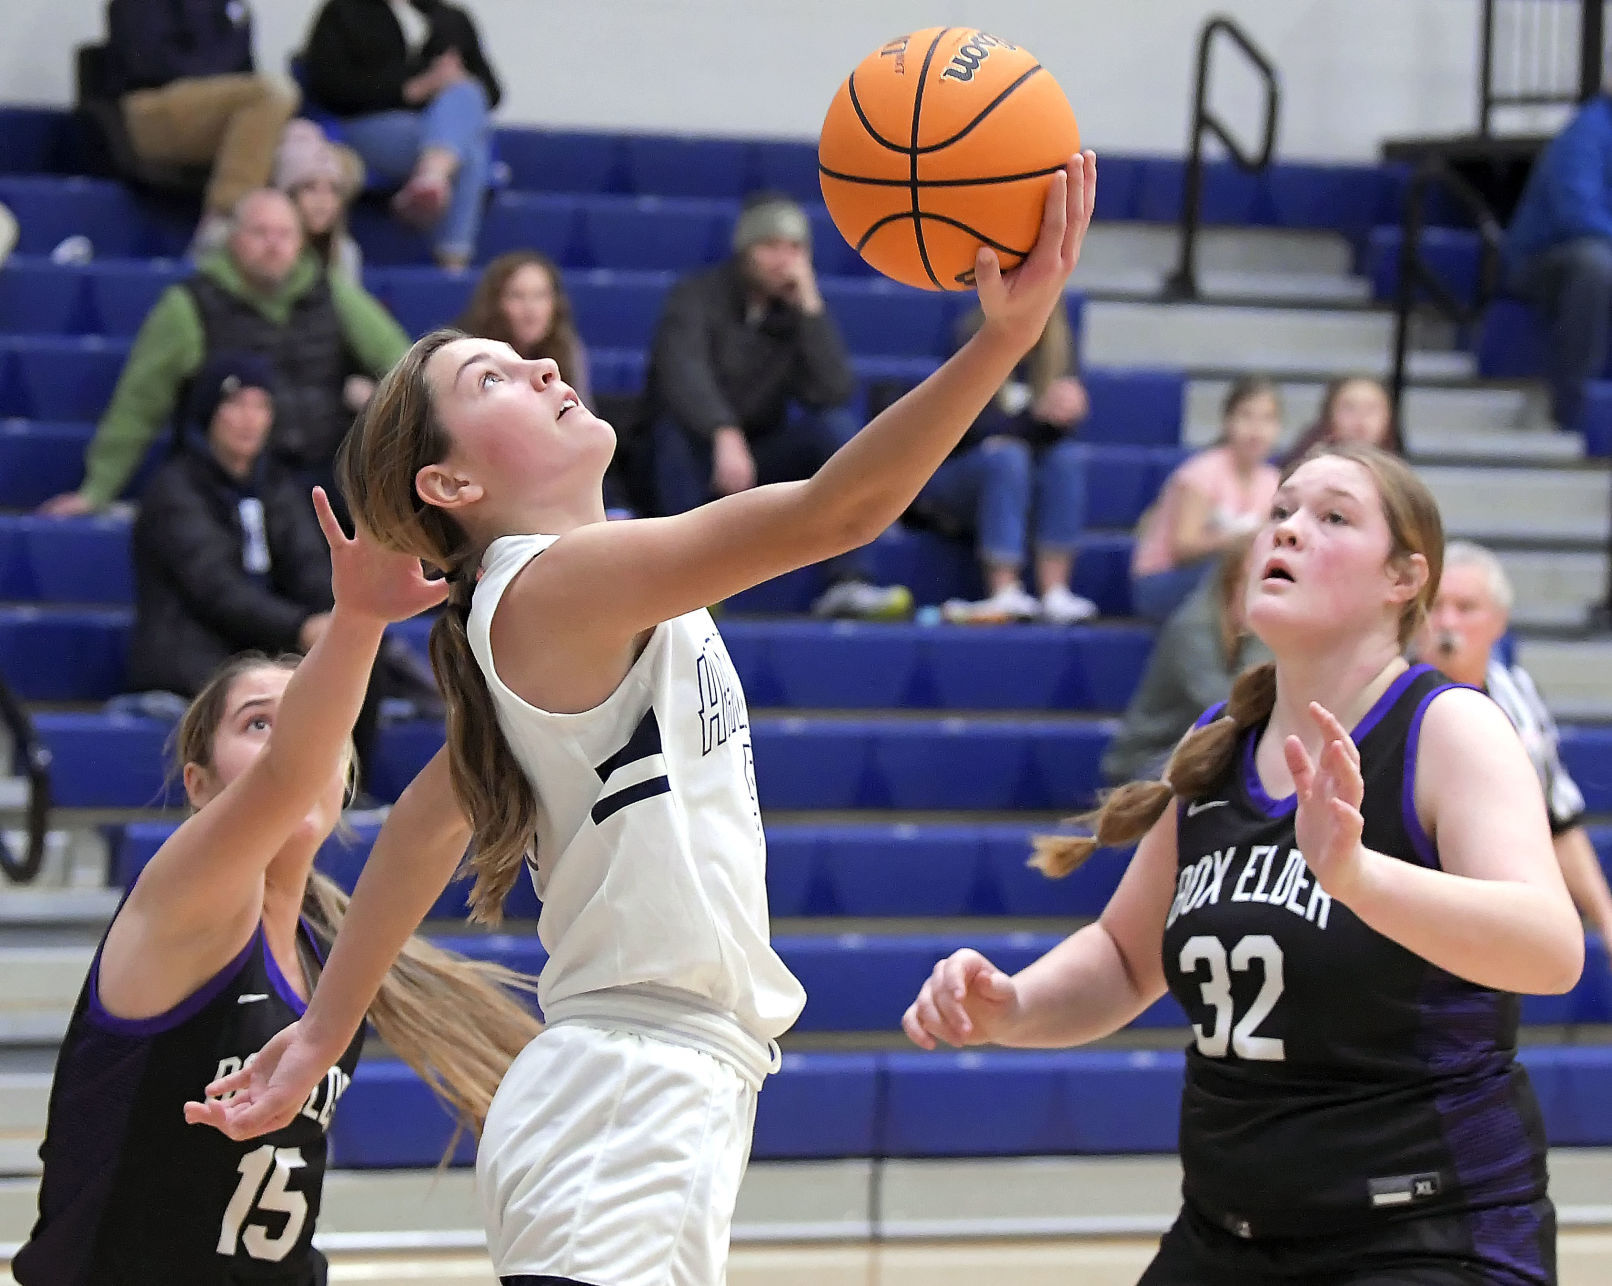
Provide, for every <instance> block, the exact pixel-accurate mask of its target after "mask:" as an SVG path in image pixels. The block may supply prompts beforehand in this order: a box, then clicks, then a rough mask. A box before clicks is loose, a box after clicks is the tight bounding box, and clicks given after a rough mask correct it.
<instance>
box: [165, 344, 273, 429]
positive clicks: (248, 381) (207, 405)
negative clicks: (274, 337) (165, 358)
mask: <svg viewBox="0 0 1612 1286" xmlns="http://www.w3.org/2000/svg"><path fill="white" fill-rule="evenodd" d="M243 388H260V389H262V390H263V391H264V392H266V393H267V394H268V395H269V397H270V399H271V400H272V399H273V397H274V367H272V366H271V365H269V361H268V359H267V358H265V357H260V356H259V355H258V354H257V353H245V352H233V353H218V354H216V355H214V356H213V357H210V358H209V359H208V360H207V361H206V362H205V363H204V364H203V365H202V368H201V370H200V371H199V372H198V373H197V375H196V379H195V382H194V383H193V384H192V385H191V387H190V399H189V401H188V402H187V404H186V414H185V424H186V426H187V427H189V428H190V429H192V430H195V431H197V432H200V433H203V434H205V433H206V432H207V430H208V427H209V426H210V425H211V424H212V422H213V416H214V415H216V414H217V413H218V407H219V404H220V403H221V402H223V401H224V400H225V399H226V398H231V397H234V396H235V395H236V394H237V393H239V392H240V391H241V390H242V389H243Z"/></svg>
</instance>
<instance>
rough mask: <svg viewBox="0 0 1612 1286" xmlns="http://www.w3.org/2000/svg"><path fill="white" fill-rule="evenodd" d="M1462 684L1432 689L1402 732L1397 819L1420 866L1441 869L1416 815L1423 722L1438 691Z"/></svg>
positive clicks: (1441, 685) (1431, 838) (1461, 684)
mask: <svg viewBox="0 0 1612 1286" xmlns="http://www.w3.org/2000/svg"><path fill="white" fill-rule="evenodd" d="M1466 686H1467V685H1466V684H1464V683H1444V684H1440V685H1439V686H1438V687H1436V688H1434V689H1433V690H1432V691H1431V692H1429V693H1428V694H1427V695H1426V696H1425V697H1423V698H1422V700H1421V704H1420V705H1418V706H1417V707H1416V713H1415V714H1413V715H1411V721H1410V728H1409V729H1408V730H1407V731H1406V733H1405V770H1404V771H1405V784H1404V786H1403V787H1402V788H1401V790H1400V796H1399V816H1400V820H1401V821H1402V822H1403V823H1404V825H1405V834H1406V835H1408V836H1410V842H1411V847H1412V848H1414V849H1415V850H1416V856H1417V857H1418V858H1420V859H1421V863H1422V865H1423V866H1426V867H1431V868H1432V869H1433V870H1435V871H1437V870H1439V869H1440V866H1439V860H1438V846H1437V845H1436V844H1434V843H1433V837H1432V836H1431V835H1429V834H1428V833H1427V827H1425V826H1423V825H1422V819H1421V817H1419V816H1418V815H1417V812H1416V749H1417V746H1418V745H1420V744H1421V739H1422V720H1423V718H1425V717H1426V715H1427V707H1428V706H1430V705H1431V704H1432V703H1433V698H1434V697H1436V696H1438V694H1439V693H1441V692H1448V691H1449V690H1450V689H1451V688H1464V687H1466Z"/></svg>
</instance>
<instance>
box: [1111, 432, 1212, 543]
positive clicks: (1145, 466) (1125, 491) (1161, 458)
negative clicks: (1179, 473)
mask: <svg viewBox="0 0 1612 1286" xmlns="http://www.w3.org/2000/svg"><path fill="white" fill-rule="evenodd" d="M1087 452H1088V455H1087V467H1086V525H1087V526H1088V527H1111V528H1119V529H1121V530H1127V529H1129V528H1132V527H1135V526H1136V524H1137V522H1138V520H1140V518H1141V517H1142V514H1143V513H1144V512H1145V511H1146V509H1147V507H1148V506H1149V505H1151V504H1152V503H1153V502H1154V501H1155V500H1156V499H1158V496H1159V492H1160V491H1162V490H1163V489H1164V483H1165V480H1166V479H1167V478H1169V476H1170V474H1171V473H1172V472H1173V471H1174V470H1175V468H1176V466H1177V465H1179V464H1180V463H1181V462H1182V461H1183V460H1185V459H1186V458H1187V455H1188V451H1187V449H1186V448H1185V447H1131V446H1114V445H1111V444H1108V443H1102V444H1097V443H1093V444H1091V445H1090V446H1088V447H1087Z"/></svg>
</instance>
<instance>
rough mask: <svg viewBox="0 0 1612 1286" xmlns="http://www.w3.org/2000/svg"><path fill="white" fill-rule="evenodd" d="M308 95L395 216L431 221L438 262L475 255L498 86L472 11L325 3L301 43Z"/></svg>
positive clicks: (429, 2)
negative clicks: (336, 125) (388, 196)
mask: <svg viewBox="0 0 1612 1286" xmlns="http://www.w3.org/2000/svg"><path fill="white" fill-rule="evenodd" d="M303 65H304V73H305V77H306V81H307V89H308V96H309V98H310V99H312V100H313V101H314V102H316V103H317V104H318V105H319V106H320V107H322V108H324V110H325V111H327V112H329V113H330V114H332V115H333V116H336V117H339V118H341V133H342V136H343V139H344V141H345V142H346V143H347V144H348V145H349V146H351V147H352V148H353V149H354V150H355V151H356V152H357V153H358V155H359V156H360V157H361V158H362V159H363V161H364V163H365V165H367V166H368V167H369V169H370V171H371V172H372V173H374V174H375V175H377V176H379V177H380V178H382V179H384V180H389V181H396V182H398V183H400V184H401V185H402V186H401V187H400V188H399V189H398V192H397V195H396V196H395V197H394V198H393V202H392V204H393V209H394V210H396V212H397V214H398V215H399V217H401V218H403V219H405V220H406V221H408V222H410V223H413V224H415V225H416V226H418V227H421V228H430V229H433V233H432V237H433V242H434V246H435V251H436V257H437V262H438V263H440V264H442V265H443V266H444V267H448V268H463V267H464V266H465V265H466V264H468V263H469V262H470V260H471V257H472V256H473V255H474V253H475V248H476V237H477V234H478V233H479V232H480V229H481V209H482V202H483V198H484V196H485V194H486V191H487V181H488V177H489V175H490V173H491V170H492V153H491V139H492V135H491V131H490V128H489V125H488V113H489V112H490V111H491V110H492V109H493V108H494V107H496V106H498V100H499V99H500V98H501V97H502V95H503V91H502V89H501V88H500V87H499V84H498V77H497V76H496V75H494V74H493V69H492V68H491V67H490V66H489V65H488V63H487V59H486V56H485V55H484V54H483V53H482V50H481V41H480V39H479V37H478V36H477V34H476V27H475V23H474V22H472V21H471V18H470V15H469V14H468V13H466V12H465V10H463V9H461V8H459V7H458V6H457V5H452V4H447V3H444V0H326V3H325V6H324V7H323V8H322V9H321V10H320V11H319V16H318V17H317V18H316V19H315V20H314V24H313V31H312V33H311V34H310V35H309V37H308V47H307V48H306V49H305V50H304V51H303Z"/></svg>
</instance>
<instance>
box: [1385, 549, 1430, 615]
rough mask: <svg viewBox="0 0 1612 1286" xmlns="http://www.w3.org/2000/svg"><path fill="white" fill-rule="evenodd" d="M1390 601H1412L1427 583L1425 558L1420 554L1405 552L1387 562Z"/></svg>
mask: <svg viewBox="0 0 1612 1286" xmlns="http://www.w3.org/2000/svg"><path fill="white" fill-rule="evenodd" d="M1388 575H1389V580H1390V582H1391V588H1390V590H1389V594H1388V600H1389V602H1391V603H1409V602H1413V601H1414V600H1415V599H1416V598H1417V596H1418V595H1420V594H1421V592H1422V587H1423V586H1425V585H1426V584H1427V577H1428V571H1427V559H1426V558H1425V557H1424V556H1423V555H1421V554H1405V555H1403V556H1401V557H1399V558H1395V559H1392V560H1391V561H1390V562H1389V564H1388Z"/></svg>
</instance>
